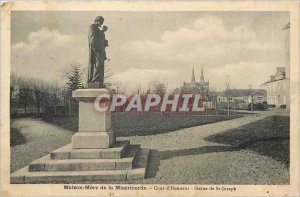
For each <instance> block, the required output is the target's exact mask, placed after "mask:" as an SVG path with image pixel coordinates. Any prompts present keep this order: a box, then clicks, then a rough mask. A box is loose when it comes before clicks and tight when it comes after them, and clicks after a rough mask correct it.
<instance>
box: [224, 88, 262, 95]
mask: <svg viewBox="0 0 300 197" xmlns="http://www.w3.org/2000/svg"><path fill="white" fill-rule="evenodd" d="M252 92H253V94H254V95H267V91H266V90H265V89H228V90H225V91H224V93H223V95H224V96H228V95H229V96H232V97H245V96H249V95H251V93H252Z"/></svg>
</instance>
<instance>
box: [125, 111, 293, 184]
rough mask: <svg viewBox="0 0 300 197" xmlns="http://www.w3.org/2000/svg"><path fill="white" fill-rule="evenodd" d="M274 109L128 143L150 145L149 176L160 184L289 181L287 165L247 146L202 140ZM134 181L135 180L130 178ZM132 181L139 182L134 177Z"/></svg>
mask: <svg viewBox="0 0 300 197" xmlns="http://www.w3.org/2000/svg"><path fill="white" fill-rule="evenodd" d="M272 114H279V113H278V112H275V113H269V112H268V113H265V114H256V115H252V116H245V117H242V118H238V119H234V120H229V121H224V122H218V123H214V124H208V125H203V126H198V127H193V128H187V129H182V130H178V131H175V132H172V133H167V134H159V135H152V136H137V137H131V138H120V139H130V140H131V143H132V144H133V143H137V144H142V147H144V148H151V149H153V150H154V151H152V156H151V160H150V169H149V172H148V177H149V178H148V179H145V180H143V181H142V182H143V183H163V184H168V183H169V184H175V183H176V184H288V183H289V169H288V168H287V166H286V165H284V164H282V163H280V162H278V161H276V160H274V159H272V158H270V157H267V156H263V155H260V154H258V153H257V152H254V151H250V150H247V149H236V148H234V147H232V146H227V145H224V144H218V143H214V142H210V141H206V140H204V138H205V137H207V136H210V135H213V134H217V133H221V132H224V131H227V130H229V129H234V128H237V127H240V126H243V125H245V124H249V123H251V122H255V121H258V120H261V119H263V118H266V117H267V116H269V115H272ZM133 183H134V182H133ZM135 183H141V181H137V182H135Z"/></svg>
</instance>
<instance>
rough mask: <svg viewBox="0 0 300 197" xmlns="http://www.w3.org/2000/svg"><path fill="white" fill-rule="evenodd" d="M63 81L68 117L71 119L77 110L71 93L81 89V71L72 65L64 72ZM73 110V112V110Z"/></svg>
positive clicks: (75, 65) (76, 65) (77, 66)
mask: <svg viewBox="0 0 300 197" xmlns="http://www.w3.org/2000/svg"><path fill="white" fill-rule="evenodd" d="M65 79H66V80H67V81H66V86H67V91H66V92H65V93H66V94H65V96H66V97H67V102H68V108H69V110H68V111H69V116H70V117H71V116H72V114H73V113H74V111H75V110H76V111H77V110H78V102H77V101H75V100H74V99H73V98H72V91H74V90H76V89H80V88H83V84H82V70H81V68H80V66H79V65H78V64H72V65H70V66H69V68H68V70H66V72H65ZM74 109H75V110H74Z"/></svg>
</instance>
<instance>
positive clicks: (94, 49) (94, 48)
mask: <svg viewBox="0 0 300 197" xmlns="http://www.w3.org/2000/svg"><path fill="white" fill-rule="evenodd" d="M103 22H104V18H103V17H102V16H97V17H96V19H95V23H93V24H92V25H90V28H89V35H88V40H89V68H88V80H87V82H88V84H89V83H98V84H99V88H105V85H104V61H105V60H106V59H107V58H106V52H105V48H106V47H107V46H108V41H107V40H106V39H105V31H106V30H107V26H103V29H102V30H101V26H102V25H103Z"/></svg>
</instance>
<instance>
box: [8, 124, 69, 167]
mask: <svg viewBox="0 0 300 197" xmlns="http://www.w3.org/2000/svg"><path fill="white" fill-rule="evenodd" d="M11 126H12V127H15V128H20V130H21V133H22V134H23V135H24V137H25V138H26V143H25V144H21V145H17V146H12V147H11V150H10V152H11V165H10V166H11V168H10V171H11V172H14V171H16V170H18V169H20V168H22V167H24V166H26V165H28V164H29V163H30V162H32V161H34V160H36V159H38V158H40V157H42V156H44V155H47V154H49V153H50V152H51V151H53V150H55V149H57V148H60V147H62V146H64V145H66V144H68V143H70V142H71V136H72V135H74V132H72V131H69V130H66V129H63V128H61V127H58V126H55V125H52V124H49V123H46V122H44V121H42V120H40V119H35V118H18V119H14V120H13V121H12V123H11Z"/></svg>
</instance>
